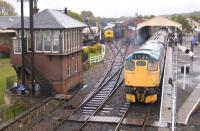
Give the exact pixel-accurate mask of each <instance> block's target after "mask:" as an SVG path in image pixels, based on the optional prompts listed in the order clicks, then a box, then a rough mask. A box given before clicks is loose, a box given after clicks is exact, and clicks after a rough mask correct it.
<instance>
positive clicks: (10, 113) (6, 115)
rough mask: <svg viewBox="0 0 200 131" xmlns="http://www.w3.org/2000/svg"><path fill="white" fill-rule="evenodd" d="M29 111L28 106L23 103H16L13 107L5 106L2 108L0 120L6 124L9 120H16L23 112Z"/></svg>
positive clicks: (0, 109)
mask: <svg viewBox="0 0 200 131" xmlns="http://www.w3.org/2000/svg"><path fill="white" fill-rule="evenodd" d="M26 110H27V104H26V103H23V102H16V103H15V104H13V105H11V106H6V107H5V106H4V107H2V108H0V118H1V120H2V121H1V122H6V121H7V120H9V119H12V118H13V119H14V117H15V118H16V116H18V115H20V114H21V113H22V112H24V111H26Z"/></svg>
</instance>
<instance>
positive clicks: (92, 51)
mask: <svg viewBox="0 0 200 131" xmlns="http://www.w3.org/2000/svg"><path fill="white" fill-rule="evenodd" d="M89 51H90V53H96V52H97V48H96V47H95V46H94V47H93V46H92V47H90V48H89Z"/></svg>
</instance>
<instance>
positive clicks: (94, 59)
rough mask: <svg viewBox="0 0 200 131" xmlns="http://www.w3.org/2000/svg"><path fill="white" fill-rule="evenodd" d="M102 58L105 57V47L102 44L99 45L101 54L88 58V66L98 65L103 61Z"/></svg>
mask: <svg viewBox="0 0 200 131" xmlns="http://www.w3.org/2000/svg"><path fill="white" fill-rule="evenodd" d="M104 57H105V45H104V44H102V45H101V54H100V55H96V56H92V57H89V62H90V64H92V63H98V62H101V61H102V60H103V59H104Z"/></svg>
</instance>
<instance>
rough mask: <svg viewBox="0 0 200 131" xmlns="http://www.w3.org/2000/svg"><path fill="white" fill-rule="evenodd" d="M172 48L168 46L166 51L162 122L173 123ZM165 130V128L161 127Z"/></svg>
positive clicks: (161, 108)
mask: <svg viewBox="0 0 200 131" xmlns="http://www.w3.org/2000/svg"><path fill="white" fill-rule="evenodd" d="M172 71H173V68H172V48H171V47H169V46H168V48H167V52H166V63H165V74H164V77H163V88H162V97H161V106H160V119H159V122H160V123H171V121H172V94H173V86H172V84H170V83H169V79H171V80H172V79H173V73H172ZM160 130H163V129H160Z"/></svg>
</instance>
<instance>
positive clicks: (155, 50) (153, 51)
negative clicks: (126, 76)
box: [127, 40, 164, 60]
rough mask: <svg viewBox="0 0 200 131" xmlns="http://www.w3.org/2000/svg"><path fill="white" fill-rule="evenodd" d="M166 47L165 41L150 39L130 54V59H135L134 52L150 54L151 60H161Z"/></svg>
mask: <svg viewBox="0 0 200 131" xmlns="http://www.w3.org/2000/svg"><path fill="white" fill-rule="evenodd" d="M163 48H164V45H163V43H161V42H159V41H155V40H149V41H147V42H146V43H145V44H144V45H142V46H141V47H140V48H139V49H137V50H136V51H134V52H133V54H131V55H130V56H128V58H127V59H128V60H131V59H133V57H132V56H133V55H134V54H148V55H149V56H150V59H151V60H159V58H160V55H161V53H162V50H163Z"/></svg>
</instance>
